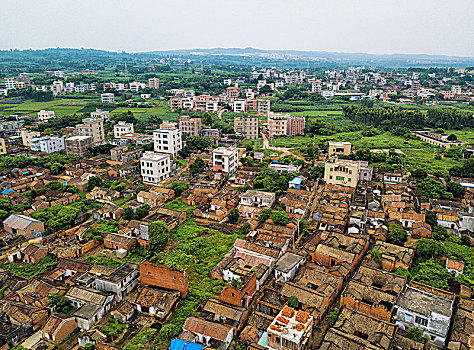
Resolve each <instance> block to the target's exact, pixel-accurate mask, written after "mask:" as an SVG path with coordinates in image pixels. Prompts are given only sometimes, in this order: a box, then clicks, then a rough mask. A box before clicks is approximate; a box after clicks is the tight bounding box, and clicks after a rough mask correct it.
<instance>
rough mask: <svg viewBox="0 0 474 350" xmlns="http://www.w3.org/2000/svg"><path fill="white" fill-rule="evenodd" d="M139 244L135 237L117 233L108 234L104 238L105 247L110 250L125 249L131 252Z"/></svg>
mask: <svg viewBox="0 0 474 350" xmlns="http://www.w3.org/2000/svg"><path fill="white" fill-rule="evenodd" d="M136 244H137V239H136V238H135V237H131V236H126V235H121V234H117V233H108V234H106V235H105V237H104V247H105V248H108V249H114V250H119V249H124V250H126V251H130V249H132V248H133V247H135V245H136Z"/></svg>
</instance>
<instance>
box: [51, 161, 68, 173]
mask: <svg viewBox="0 0 474 350" xmlns="http://www.w3.org/2000/svg"><path fill="white" fill-rule="evenodd" d="M64 170H66V167H65V166H64V165H62V164H60V163H54V164H53V165H51V174H52V175H58V174H61V173H62V172H63V171H64Z"/></svg>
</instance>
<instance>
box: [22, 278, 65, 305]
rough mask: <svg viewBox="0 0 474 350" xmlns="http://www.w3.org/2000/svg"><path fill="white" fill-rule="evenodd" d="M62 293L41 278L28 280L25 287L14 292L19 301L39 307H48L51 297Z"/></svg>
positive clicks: (61, 289) (62, 290) (62, 291)
mask: <svg viewBox="0 0 474 350" xmlns="http://www.w3.org/2000/svg"><path fill="white" fill-rule="evenodd" d="M64 293H65V291H64V289H63V288H61V287H59V288H58V287H56V286H54V285H53V284H51V283H49V282H48V281H46V280H43V279H41V278H38V279H33V280H30V281H29V283H28V284H27V285H26V286H24V287H23V288H20V289H18V290H17V291H16V292H15V294H16V296H17V298H18V300H19V301H21V302H23V303H25V304H33V305H36V306H39V307H48V306H49V302H50V300H49V298H50V296H51V295H53V294H64Z"/></svg>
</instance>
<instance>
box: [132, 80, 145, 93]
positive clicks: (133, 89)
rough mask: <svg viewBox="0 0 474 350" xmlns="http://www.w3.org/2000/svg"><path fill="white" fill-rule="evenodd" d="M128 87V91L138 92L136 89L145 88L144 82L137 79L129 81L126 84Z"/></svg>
mask: <svg viewBox="0 0 474 350" xmlns="http://www.w3.org/2000/svg"><path fill="white" fill-rule="evenodd" d="M128 87H129V88H130V91H132V92H138V90H141V89H144V88H146V84H145V83H140V82H138V81H134V82H133V83H130V84H129V85H128Z"/></svg>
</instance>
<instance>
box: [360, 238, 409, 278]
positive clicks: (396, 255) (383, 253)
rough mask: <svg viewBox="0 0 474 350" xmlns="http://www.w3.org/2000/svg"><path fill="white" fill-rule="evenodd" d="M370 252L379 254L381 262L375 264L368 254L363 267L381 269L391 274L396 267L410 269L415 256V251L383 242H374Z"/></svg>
mask: <svg viewBox="0 0 474 350" xmlns="http://www.w3.org/2000/svg"><path fill="white" fill-rule="evenodd" d="M372 250H373V251H376V252H378V253H380V258H381V259H382V262H381V263H380V264H379V263H378V262H375V261H374V260H373V259H371V255H370V254H369V255H368V256H367V257H366V259H365V260H364V265H366V266H371V267H374V268H381V269H383V270H385V271H388V272H392V271H394V270H395V269H396V268H398V267H401V268H404V269H408V268H410V266H411V263H412V262H413V258H414V256H415V251H414V250H413V249H411V248H405V247H401V246H398V245H395V244H391V243H387V242H383V241H376V242H375V245H374V247H373V248H372Z"/></svg>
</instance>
